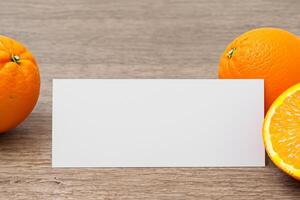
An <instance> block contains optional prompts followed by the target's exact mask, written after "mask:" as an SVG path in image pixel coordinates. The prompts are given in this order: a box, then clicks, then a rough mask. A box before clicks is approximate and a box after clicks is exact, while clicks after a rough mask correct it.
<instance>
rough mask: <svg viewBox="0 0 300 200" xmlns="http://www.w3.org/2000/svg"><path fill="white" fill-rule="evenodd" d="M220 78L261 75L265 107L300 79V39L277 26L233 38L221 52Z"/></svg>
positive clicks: (253, 77) (255, 30)
mask: <svg viewBox="0 0 300 200" xmlns="http://www.w3.org/2000/svg"><path fill="white" fill-rule="evenodd" d="M219 78H226V79H256V78H257V79H264V80H265V110H267V109H268V108H269V107H270V105H271V104H272V102H273V101H274V100H275V99H276V98H277V97H278V96H279V95H280V94H281V93H282V92H283V91H285V90H286V89H287V88H289V87H290V86H292V85H294V84H296V83H298V82H300V40H299V39H298V38H297V36H295V35H294V34H292V33H289V32H287V31H285V30H282V29H278V28H259V29H254V30H251V31H249V32H246V33H244V34H242V35H240V36H238V37H237V38H236V39H235V40H233V41H232V42H231V43H230V44H229V45H228V46H227V48H226V50H225V52H224V53H223V55H222V56H221V59H220V64H219Z"/></svg>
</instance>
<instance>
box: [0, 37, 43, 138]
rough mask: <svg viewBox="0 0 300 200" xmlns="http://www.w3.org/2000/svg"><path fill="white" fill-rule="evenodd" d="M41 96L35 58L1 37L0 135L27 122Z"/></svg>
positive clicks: (18, 44) (17, 44) (16, 44)
mask: <svg viewBox="0 0 300 200" xmlns="http://www.w3.org/2000/svg"><path fill="white" fill-rule="evenodd" d="M13 58H16V59H13ZM39 93H40V74H39V69H38V66H37V63H36V61H35V59H34V57H33V55H32V54H31V53H30V52H29V51H28V50H27V49H26V48H25V47H24V46H23V45H22V44H21V43H19V42H17V41H15V40H13V39H11V38H8V37H5V36H1V35H0V133H4V132H6V131H8V130H10V129H13V128H15V127H16V126H18V125H19V124H20V123H21V122H22V121H24V120H25V119H26V117H27V116H28V115H29V114H30V113H31V111H32V110H33V108H34V106H35V105H36V103H37V100H38V97H39Z"/></svg>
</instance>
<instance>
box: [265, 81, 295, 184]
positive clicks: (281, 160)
mask: <svg viewBox="0 0 300 200" xmlns="http://www.w3.org/2000/svg"><path fill="white" fill-rule="evenodd" d="M263 139H264V144H265V148H266V151H267V153H268V155H269V157H270V158H271V160H272V161H273V162H274V163H275V165H277V166H278V167H279V168H280V169H281V170H283V171H284V172H286V173H288V174H289V175H291V176H293V177H294V178H296V179H298V180H300V83H299V84H296V85H295V86H293V87H291V88H289V89H288V90H286V91H285V92H284V93H283V94H281V95H280V96H279V97H278V98H277V99H276V101H275V102H274V103H273V104H272V106H271V107H270V109H269V111H268V113H267V115H266V117H265V121H264V126H263Z"/></svg>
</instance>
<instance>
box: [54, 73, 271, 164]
mask: <svg viewBox="0 0 300 200" xmlns="http://www.w3.org/2000/svg"><path fill="white" fill-rule="evenodd" d="M263 88H264V86H263V80H197V79H192V80H190V79H176V80H174V79H101V80H95V79H94V80H93V79H90V80H77V79H75V80H54V81H53V135H52V166H53V167H243V166H247V167H248V166H249V167H250V166H251V167H253V166H265V151H264V148H263V143H262V136H261V128H262V122H263V117H264V89H263Z"/></svg>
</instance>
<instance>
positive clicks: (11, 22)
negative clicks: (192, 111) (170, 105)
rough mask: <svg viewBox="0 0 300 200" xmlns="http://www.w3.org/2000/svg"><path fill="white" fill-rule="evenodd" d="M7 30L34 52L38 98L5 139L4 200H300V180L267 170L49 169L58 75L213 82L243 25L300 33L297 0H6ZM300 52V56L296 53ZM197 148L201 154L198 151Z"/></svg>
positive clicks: (0, 192)
mask: <svg viewBox="0 0 300 200" xmlns="http://www.w3.org/2000/svg"><path fill="white" fill-rule="evenodd" d="M0 9H1V11H0V27H1V34H4V35H7V36H10V37H13V38H15V39H17V40H20V41H21V42H23V43H24V44H26V45H27V47H28V48H29V49H30V50H31V51H32V52H33V53H34V54H35V55H36V57H37V60H38V63H39V65H40V70H41V74H42V89H41V97H40V100H39V104H38V106H37V107H36V109H35V110H34V112H33V113H32V114H31V116H30V117H29V118H28V119H27V120H26V121H25V122H24V123H23V124H22V125H21V126H19V127H18V128H17V129H15V130H14V131H11V132H10V133H8V134H5V135H1V136H0V199H5V200H7V199H22V200H23V199H30V200H33V199H136V200H137V199H215V200H216V199H228V200H234V199H246V200H247V199H255V200H257V199H299V198H300V183H299V182H297V181H295V180H293V179H292V178H290V177H288V176H287V175H285V174H284V173H282V172H281V171H280V170H278V169H277V168H276V167H275V166H274V165H273V164H272V163H271V162H270V161H269V160H267V167H266V168H221V169H210V168H130V169H126V168H118V169H112V168H106V169H100V168H98V169H52V168H51V104H52V103H51V87H52V79H53V78H216V77H217V76H216V74H217V66H218V60H219V56H220V54H221V53H222V51H223V50H224V49H225V47H226V45H227V44H228V43H229V42H230V41H231V40H232V39H233V38H234V37H236V36H237V35H239V34H241V33H242V32H244V31H247V30H249V29H252V28H254V27H260V26H278V27H282V28H285V29H287V30H289V31H291V32H294V33H296V34H299V35H300V25H299V24H300V14H299V13H300V2H299V1H297V0H286V1H272V0H251V1H240V0H226V1H221V0H219V1H218V0H206V1H202V0H174V1H171V0H160V1H151V0H119V1H116V0H102V1H100V0H98V1H97V0H73V1H67V0H64V1H62V0H51V1H46V0H45V1H41V0H27V1H18V0H9V1H8V0H2V1H0ZM299 55H300V54H299ZM195 153H196V152H195Z"/></svg>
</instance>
